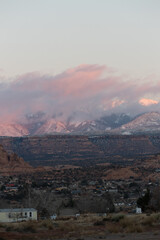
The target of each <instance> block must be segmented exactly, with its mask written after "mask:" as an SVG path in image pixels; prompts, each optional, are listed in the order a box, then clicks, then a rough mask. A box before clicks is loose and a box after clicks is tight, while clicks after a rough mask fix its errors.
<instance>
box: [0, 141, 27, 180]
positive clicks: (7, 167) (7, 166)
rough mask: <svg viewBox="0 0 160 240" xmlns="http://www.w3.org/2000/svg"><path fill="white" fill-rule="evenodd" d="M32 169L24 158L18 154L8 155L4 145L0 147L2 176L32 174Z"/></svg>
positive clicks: (0, 172)
mask: <svg viewBox="0 0 160 240" xmlns="http://www.w3.org/2000/svg"><path fill="white" fill-rule="evenodd" d="M30 172H32V167H31V166H30V165H29V164H28V163H26V162H25V161H24V160H23V158H21V157H18V156H17V154H15V153H12V154H8V153H7V152H6V151H5V150H4V148H3V146H2V145H0V174H1V175H12V174H16V173H22V174H23V173H30Z"/></svg>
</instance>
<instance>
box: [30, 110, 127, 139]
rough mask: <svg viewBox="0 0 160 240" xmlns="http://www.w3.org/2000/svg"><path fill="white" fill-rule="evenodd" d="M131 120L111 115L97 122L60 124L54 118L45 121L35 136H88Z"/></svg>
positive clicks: (124, 116) (122, 115)
mask: <svg viewBox="0 0 160 240" xmlns="http://www.w3.org/2000/svg"><path fill="white" fill-rule="evenodd" d="M129 120H131V118H130V117H129V116H128V115H125V114H121V115H116V114H112V115H110V116H106V117H103V118H100V119H98V120H88V121H72V122H68V123H65V122H62V121H57V120H55V119H54V118H52V119H49V120H47V121H46V122H45V123H44V124H42V125H41V126H40V127H39V128H38V129H37V131H35V133H34V134H35V135H45V134H55V133H66V134H67V133H68V134H69V133H72V134H76V133H77V134H89V133H102V132H108V131H110V130H111V129H112V128H115V127H117V126H121V124H122V123H126V122H128V121H129Z"/></svg>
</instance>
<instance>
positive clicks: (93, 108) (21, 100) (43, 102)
mask: <svg viewBox="0 0 160 240" xmlns="http://www.w3.org/2000/svg"><path fill="white" fill-rule="evenodd" d="M159 29H160V1H159V0H14V1H13V0H0V32H1V34H0V82H1V90H0V110H1V119H6V118H7V117H8V119H15V116H14V115H16V116H17V115H20V116H23V115H24V114H29V113H32V112H36V111H42V112H46V113H47V114H49V113H50V114H51V115H52V116H64V115H65V118H67V117H69V116H70V115H75V113H76V114H78V115H81V116H82V115H83V116H85V117H88V115H89V116H90V117H88V118H94V117H97V116H98V115H99V114H100V115H103V112H104V113H105V114H106V111H112V110H113V109H114V110H115V111H130V112H132V111H133V110H134V112H135V113H136V112H137V113H139V112H141V111H143V112H145V111H149V110H152V109H153V110H154V109H155V110H159V106H160V104H159V102H160V96H159V86H160V79H159V76H160V67H159V65H160V44H159V43H160V30H159ZM4 106H5V109H4ZM119 107H121V109H120V108H119ZM129 109H130V110H129ZM64 112H66V113H65V114H64ZM82 112H83V114H82ZM86 114H87V116H86Z"/></svg>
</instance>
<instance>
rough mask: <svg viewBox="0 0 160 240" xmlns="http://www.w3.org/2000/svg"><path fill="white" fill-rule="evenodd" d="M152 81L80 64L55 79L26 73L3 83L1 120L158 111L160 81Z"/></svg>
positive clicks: (92, 116)
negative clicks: (36, 114) (27, 116)
mask: <svg viewBox="0 0 160 240" xmlns="http://www.w3.org/2000/svg"><path fill="white" fill-rule="evenodd" d="M152 80H153V79H148V80H147V81H145V82H144V81H141V80H140V79H135V80H133V79H129V78H128V77H126V76H123V75H120V74H118V73H117V72H115V71H113V70H112V69H110V68H108V67H107V66H100V65H80V66H78V67H75V68H72V69H68V70H66V71H64V72H63V73H61V74H59V75H56V76H51V75H47V74H46V75H44V74H40V73H38V72H32V73H26V74H24V75H21V76H18V77H15V78H14V80H13V81H12V82H10V83H7V84H6V83H4V82H3V83H0V85H1V88H0V112H1V115H0V121H1V122H3V121H5V122H6V121H7V122H14V121H17V120H18V121H24V119H25V116H26V115H32V114H35V113H38V112H39V113H45V114H42V115H43V117H44V116H46V117H54V118H57V119H60V120H63V121H67V120H68V119H75V120H84V119H85V120H86V119H95V118H97V117H99V116H103V115H107V114H109V113H111V112H128V113H133V114H138V113H140V112H145V111H151V110H152V111H158V110H159V106H160V105H159V99H158V94H159V89H160V81H157V83H154V84H153V83H152ZM147 96H149V97H147Z"/></svg>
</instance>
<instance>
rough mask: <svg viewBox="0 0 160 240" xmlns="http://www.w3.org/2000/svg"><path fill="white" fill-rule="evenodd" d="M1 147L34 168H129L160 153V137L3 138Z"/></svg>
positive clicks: (68, 136) (63, 136) (65, 136)
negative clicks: (115, 165)
mask: <svg viewBox="0 0 160 240" xmlns="http://www.w3.org/2000/svg"><path fill="white" fill-rule="evenodd" d="M0 144H2V145H3V146H4V147H5V149H7V151H9V152H10V153H12V152H15V153H17V154H18V155H19V156H21V157H23V158H24V160H25V161H27V162H29V163H30V164H31V165H32V166H54V165H59V164H64V165H68V164H71V165H83V166H84V165H91V164H95V163H96V164H97V163H104V162H111V163H123V164H126V163H127V162H130V163H131V162H132V161H133V160H134V159H137V158H139V157H148V156H149V155H153V154H158V153H160V135H157V136H147V135H145V136H136V135H134V136H132V135H129V136H120V135H117V136H112V135H109V136H83V135H81V136H71V135H57V136H54V135H50V136H41V137H38V136H37V137H16V138H12V137H5V138H0Z"/></svg>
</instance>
